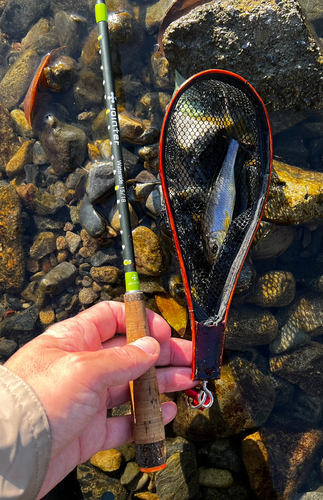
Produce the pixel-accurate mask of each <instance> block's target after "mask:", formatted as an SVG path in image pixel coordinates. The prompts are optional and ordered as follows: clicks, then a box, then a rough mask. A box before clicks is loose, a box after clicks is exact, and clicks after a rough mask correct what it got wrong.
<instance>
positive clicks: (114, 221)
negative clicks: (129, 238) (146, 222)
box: [108, 203, 139, 233]
mask: <svg viewBox="0 0 323 500" xmlns="http://www.w3.org/2000/svg"><path fill="white" fill-rule="evenodd" d="M128 209H129V217H130V224H131V228H132V229H133V228H134V227H136V226H137V225H138V221H139V219H138V215H137V213H136V211H135V209H134V207H133V206H132V204H131V203H128ZM108 222H109V224H110V225H111V227H112V229H114V230H115V231H116V232H117V233H120V231H121V225H120V217H119V210H118V205H117V203H115V204H114V205H113V207H112V208H111V210H110V211H109V214H108Z"/></svg>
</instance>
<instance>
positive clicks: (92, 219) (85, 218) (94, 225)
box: [80, 194, 106, 238]
mask: <svg viewBox="0 0 323 500" xmlns="http://www.w3.org/2000/svg"><path fill="white" fill-rule="evenodd" d="M80 222H81V225H82V227H83V228H84V229H85V230H86V231H87V232H88V233H89V235H90V236H92V237H93V238H95V237H97V236H100V235H101V234H102V233H103V232H104V230H105V229H106V222H105V220H104V219H103V217H101V215H99V214H98V212H97V211H96V210H95V209H94V208H93V205H92V204H91V203H90V200H89V198H88V196H87V195H86V194H85V195H84V197H83V200H82V204H81V208H80Z"/></svg>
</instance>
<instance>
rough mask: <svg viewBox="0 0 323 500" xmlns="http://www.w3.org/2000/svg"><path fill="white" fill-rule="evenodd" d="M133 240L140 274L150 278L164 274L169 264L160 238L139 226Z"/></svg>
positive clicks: (133, 233)
mask: <svg viewBox="0 0 323 500" xmlns="http://www.w3.org/2000/svg"><path fill="white" fill-rule="evenodd" d="M132 239H133V244H134V251H135V258H136V264H137V270H138V272H140V273H142V274H148V275H150V276H159V275H161V274H164V273H165V272H166V271H167V269H168V266H169V263H168V259H167V256H166V253H165V251H164V249H163V246H162V243H161V241H160V239H159V238H158V236H157V235H156V234H155V233H154V232H153V231H151V230H150V229H148V228H147V227H143V226H138V227H136V229H134V231H133V232H132Z"/></svg>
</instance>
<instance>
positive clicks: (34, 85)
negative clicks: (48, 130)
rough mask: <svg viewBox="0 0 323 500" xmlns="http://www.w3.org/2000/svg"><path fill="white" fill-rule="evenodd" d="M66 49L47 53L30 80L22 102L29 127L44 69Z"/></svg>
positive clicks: (42, 83)
mask: <svg viewBox="0 0 323 500" xmlns="http://www.w3.org/2000/svg"><path fill="white" fill-rule="evenodd" d="M65 48H66V47H65V46H64V47H59V48H57V49H53V50H52V51H51V52H49V53H48V54H47V55H46V56H45V57H44V58H43V59H42V61H41V63H40V65H39V66H38V69H37V71H36V73H35V76H34V78H33V79H32V82H31V84H30V86H29V89H28V91H27V94H26V97H25V100H24V112H25V117H26V120H27V123H28V125H29V126H30V127H31V126H32V125H31V121H32V116H33V113H34V107H35V102H36V98H37V94H38V92H39V89H40V87H41V86H44V68H46V66H48V64H49V62H50V60H51V59H52V58H53V57H54V56H56V53H57V52H58V51H59V50H61V49H65Z"/></svg>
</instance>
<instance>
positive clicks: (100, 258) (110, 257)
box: [91, 247, 121, 267]
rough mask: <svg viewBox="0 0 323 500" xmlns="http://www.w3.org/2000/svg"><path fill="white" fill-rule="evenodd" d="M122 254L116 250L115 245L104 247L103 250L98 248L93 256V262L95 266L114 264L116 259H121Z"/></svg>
mask: <svg viewBox="0 0 323 500" xmlns="http://www.w3.org/2000/svg"><path fill="white" fill-rule="evenodd" d="M120 257H121V256H120V255H118V253H117V252H116V250H115V248H114V247H110V248H103V249H102V250H98V251H97V252H95V254H94V255H93V256H92V257H91V264H92V266H94V267H100V266H104V264H110V263H111V264H112V263H114V262H115V261H117V260H119V259H120Z"/></svg>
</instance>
